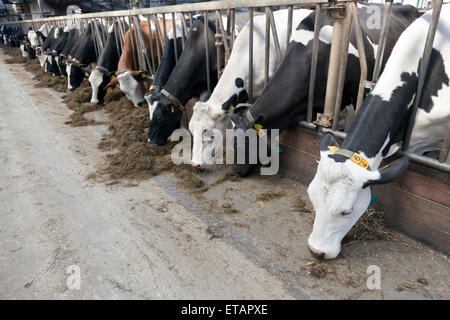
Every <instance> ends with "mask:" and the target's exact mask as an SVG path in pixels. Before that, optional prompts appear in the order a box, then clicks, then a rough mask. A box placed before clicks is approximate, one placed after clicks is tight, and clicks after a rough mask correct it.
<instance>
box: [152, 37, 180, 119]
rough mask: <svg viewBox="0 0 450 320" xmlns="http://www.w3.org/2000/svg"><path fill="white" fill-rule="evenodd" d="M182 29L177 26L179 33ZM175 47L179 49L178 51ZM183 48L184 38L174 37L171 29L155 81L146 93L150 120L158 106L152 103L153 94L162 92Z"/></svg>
mask: <svg viewBox="0 0 450 320" xmlns="http://www.w3.org/2000/svg"><path fill="white" fill-rule="evenodd" d="M180 31H181V30H180ZM180 31H179V30H178V28H177V35H181V32H180ZM175 48H176V49H177V50H176V51H175ZM182 49H183V47H182V38H181V37H178V36H177V38H176V39H174V32H173V30H171V31H170V32H169V33H168V35H167V40H166V42H165V44H164V51H163V56H162V59H161V62H160V64H159V66H158V69H157V70H156V73H155V77H154V79H153V83H152V85H151V86H150V88H149V92H147V93H146V94H145V100H146V101H147V105H148V113H149V117H150V120H151V118H152V115H153V110H154V109H155V108H156V104H157V103H151V97H152V95H156V94H158V93H160V92H161V89H162V87H163V86H164V85H165V84H166V82H167V80H168V79H169V77H170V75H171V74H172V71H173V69H174V68H175V65H176V61H177V60H178V59H179V58H180V56H181V53H182Z"/></svg>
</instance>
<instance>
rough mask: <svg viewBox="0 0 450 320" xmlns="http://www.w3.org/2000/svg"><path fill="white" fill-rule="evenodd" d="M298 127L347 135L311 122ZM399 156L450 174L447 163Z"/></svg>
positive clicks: (403, 153) (399, 153)
mask: <svg viewBox="0 0 450 320" xmlns="http://www.w3.org/2000/svg"><path fill="white" fill-rule="evenodd" d="M298 125H299V126H300V127H303V128H306V129H309V130H314V131H317V132H324V133H327V132H331V133H333V134H334V135H335V136H336V137H338V138H339V139H345V138H346V136H347V134H346V133H345V132H341V131H335V130H332V129H329V128H324V127H321V126H318V125H316V124H314V123H311V122H306V121H300V122H299V123H298ZM395 155H397V156H400V157H407V158H408V159H410V160H411V161H413V162H415V163H419V164H422V165H424V166H428V167H431V168H433V169H436V170H439V171H442V172H445V173H450V165H448V164H447V163H441V162H439V161H437V160H435V159H432V158H428V157H424V156H421V155H418V154H415V153H411V152H405V151H401V150H399V151H397V153H396V154H395Z"/></svg>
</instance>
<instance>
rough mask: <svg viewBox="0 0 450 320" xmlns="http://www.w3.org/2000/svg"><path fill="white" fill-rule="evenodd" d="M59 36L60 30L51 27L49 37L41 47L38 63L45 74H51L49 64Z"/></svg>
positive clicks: (50, 65)
mask: <svg viewBox="0 0 450 320" xmlns="http://www.w3.org/2000/svg"><path fill="white" fill-rule="evenodd" d="M60 34H61V28H60V27H53V28H52V29H51V30H50V32H49V36H48V37H47V39H46V40H45V41H44V44H43V45H42V50H41V57H40V58H39V62H40V63H41V66H42V67H43V68H44V71H45V72H52V63H51V56H52V50H53V48H54V46H55V45H56V43H57V42H58V39H59V36H60Z"/></svg>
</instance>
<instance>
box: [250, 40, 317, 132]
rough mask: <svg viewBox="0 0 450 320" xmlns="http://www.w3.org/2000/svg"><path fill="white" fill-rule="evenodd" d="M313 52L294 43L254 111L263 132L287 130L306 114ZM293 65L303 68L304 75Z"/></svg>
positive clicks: (252, 112)
mask: <svg viewBox="0 0 450 320" xmlns="http://www.w3.org/2000/svg"><path fill="white" fill-rule="evenodd" d="M309 51H310V50H309V49H308V48H307V47H305V46H304V45H302V44H301V43H294V42H291V44H290V45H289V48H288V51H287V52H286V57H285V58H284V60H283V63H282V64H281V66H280V68H279V69H278V71H277V73H276V74H275V75H274V77H273V78H272V80H271V81H270V82H269V84H268V85H267V86H266V88H265V89H264V91H263V93H262V94H261V96H260V97H259V98H258V100H257V101H256V102H255V104H254V105H253V107H252V108H251V114H252V116H253V118H254V119H255V121H256V122H258V124H260V125H262V126H263V128H268V129H273V128H277V129H280V130H284V129H286V128H287V127H289V126H290V125H291V124H292V122H293V121H294V120H295V118H296V117H297V116H298V115H300V114H304V113H305V112H306V109H307V103H308V83H309V71H308V70H309V69H310V61H311V52H309ZM293 65H295V66H302V70H304V72H303V71H302V72H299V70H298V69H297V68H293V67H292V66H293ZM318 74H319V73H318ZM317 82H318V81H317Z"/></svg>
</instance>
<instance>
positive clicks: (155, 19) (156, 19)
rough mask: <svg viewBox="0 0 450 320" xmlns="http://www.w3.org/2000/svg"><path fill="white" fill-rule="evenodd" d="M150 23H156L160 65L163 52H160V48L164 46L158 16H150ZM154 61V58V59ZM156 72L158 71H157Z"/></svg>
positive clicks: (157, 52) (157, 51)
mask: <svg viewBox="0 0 450 320" xmlns="http://www.w3.org/2000/svg"><path fill="white" fill-rule="evenodd" d="M148 20H149V21H152V20H153V21H154V23H155V29H156V56H157V57H158V65H159V64H160V63H161V52H160V46H162V42H161V41H162V39H161V30H160V28H159V20H158V16H156V15H151V16H148ZM152 59H153V57H152ZM155 72H156V71H155Z"/></svg>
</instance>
